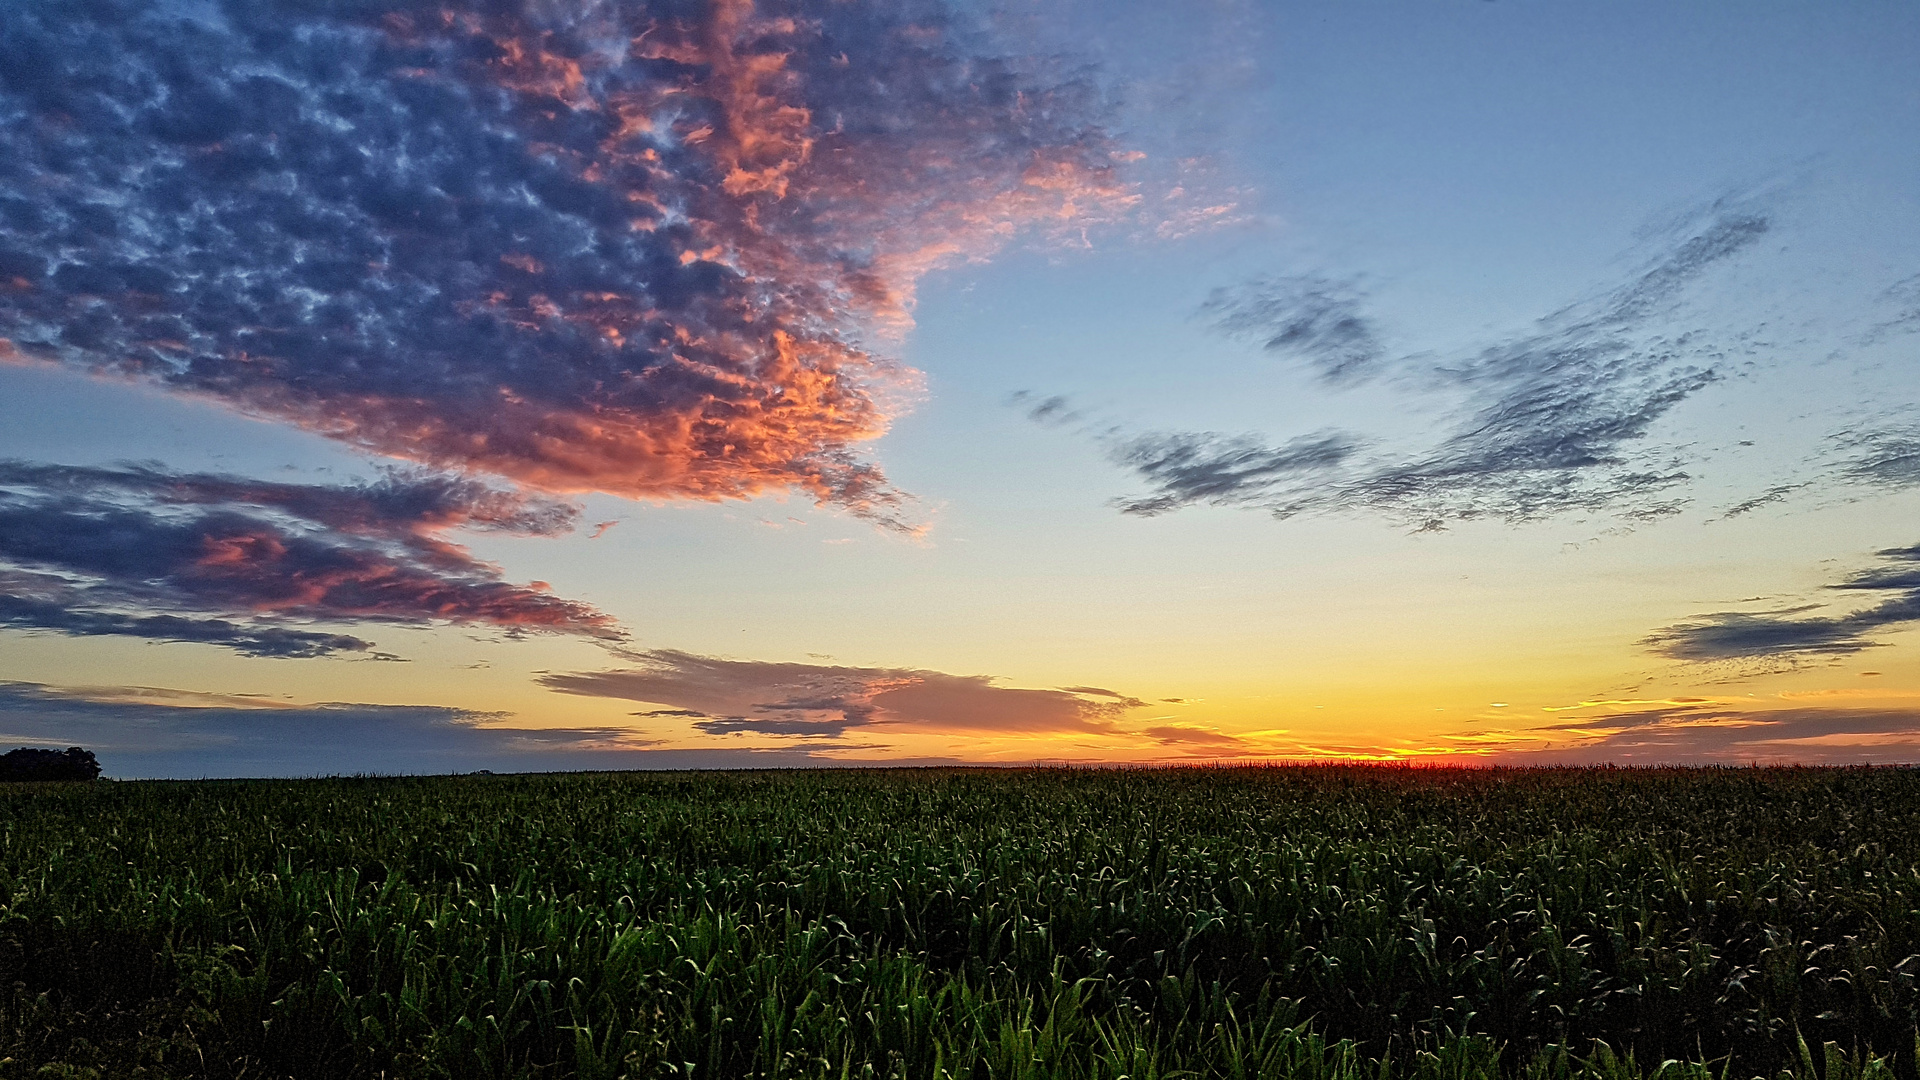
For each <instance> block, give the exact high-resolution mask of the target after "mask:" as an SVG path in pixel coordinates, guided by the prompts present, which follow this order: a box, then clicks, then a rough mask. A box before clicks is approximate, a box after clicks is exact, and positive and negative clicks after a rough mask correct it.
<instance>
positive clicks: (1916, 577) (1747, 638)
mask: <svg viewBox="0 0 1920 1080" xmlns="http://www.w3.org/2000/svg"><path fill="white" fill-rule="evenodd" d="M1875 554H1876V555H1878V556H1879V557H1880V559H1881V560H1882V564H1881V565H1879V566H1876V567H1871V568H1869V569H1866V570H1862V571H1861V572H1859V573H1857V574H1854V575H1853V576H1852V577H1849V578H1847V579H1846V580H1845V581H1842V582H1839V583H1837V584H1834V585H1829V586H1827V588H1829V589H1838V590H1842V591H1849V592H1869V593H1883V594H1890V595H1888V596H1887V598H1886V599H1884V600H1882V601H1881V602H1880V603H1878V604H1875V605H1873V606H1872V607H1868V608H1863V609H1861V610H1859V611H1855V612H1851V613H1849V614H1846V615H1829V616H1819V615H1816V616H1810V617H1803V616H1805V613H1806V612H1809V611H1815V610H1818V608H1819V605H1817V604H1808V605H1800V606H1796V607H1788V608H1780V609H1777V610H1774V611H1762V612H1739V611H1720V612H1712V613H1709V614H1705V615H1696V616H1694V617H1693V618H1692V619H1689V620H1688V621H1686V622H1681V623H1676V624H1674V625H1672V626H1666V627H1662V628H1660V629H1659V630H1656V631H1654V632H1653V633H1652V634H1650V635H1648V636H1647V637H1646V638H1644V639H1642V640H1641V642H1640V644H1642V645H1645V646H1647V647H1648V648H1651V649H1652V650H1653V651H1654V652H1656V653H1659V654H1660V655H1662V656H1668V657H1672V658H1673V659H1675V660H1693V661H1714V660H1776V661H1789V662H1790V661H1793V660H1796V659H1801V658H1806V657H1819V656H1850V655H1852V654H1854V653H1858V652H1863V651H1865V650H1867V649H1872V648H1877V647H1879V646H1880V645H1881V644H1883V643H1882V642H1879V641H1876V640H1874V638H1873V635H1874V634H1876V633H1878V632H1880V631H1884V630H1891V629H1896V628H1898V627H1900V626H1903V625H1905V624H1908V623H1914V622H1920V544H1916V545H1914V546H1912V547H1900V548H1886V549H1884V550H1881V551H1878V552H1875Z"/></svg>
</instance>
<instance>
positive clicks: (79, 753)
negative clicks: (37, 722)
mask: <svg viewBox="0 0 1920 1080" xmlns="http://www.w3.org/2000/svg"><path fill="white" fill-rule="evenodd" d="M99 778H100V763H99V762H98V761H95V760H94V759H93V751H91V750H82V749H80V748H79V747H77V746H71V747H68V748H67V749H65V750H40V749H35V748H33V747H26V746H23V747H21V748H20V749H18V750H9V751H7V752H6V753H4V754H0V782H9V781H16V780H97V779H99Z"/></svg>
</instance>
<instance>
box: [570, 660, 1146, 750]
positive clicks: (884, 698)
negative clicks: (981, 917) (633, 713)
mask: <svg viewBox="0 0 1920 1080" xmlns="http://www.w3.org/2000/svg"><path fill="white" fill-rule="evenodd" d="M632 658H633V659H634V660H636V661H637V662H638V663H637V665H636V666H634V667H631V668H624V669H618V670H612V671H579V672H566V673H553V674H547V675H543V676H541V677H540V680H539V681H540V683H541V684H542V685H544V686H546V687H548V688H549V689H552V690H557V691H559V692H561V693H564V694H580V695H584V696H589V697H609V698H621V699H625V700H629V701H635V702H642V703H646V704H652V705H661V706H665V707H666V708H664V709H659V710H653V711H651V712H643V713H639V714H637V715H640V716H642V717H648V716H661V715H666V716H675V717H682V718H690V719H692V721H693V726H694V728H695V729H697V730H699V731H702V732H705V733H706V734H709V735H734V734H753V735H774V736H788V737H797V738H805V739H818V740H835V739H843V738H845V737H847V735H848V734H849V733H850V732H860V733H871V731H873V730H876V729H891V730H900V729H927V730H936V731H952V732H974V733H982V734H1053V733H1061V732H1068V733H1083V734H1116V733H1119V732H1120V731H1121V730H1122V729H1121V727H1120V720H1121V718H1122V717H1124V716H1125V715H1126V713H1127V712H1128V711H1129V710H1132V709H1137V708H1141V707H1143V706H1145V705H1146V702H1145V701H1142V700H1141V699H1139V698H1136V697H1132V696H1129V695H1125V694H1120V693H1117V692H1115V691H1112V690H1106V689H1102V688H1100V687H1090V686H1075V687H1069V688H1064V689H1050V690H1030V689H1020V688H1016V687H1007V686H997V685H995V683H996V682H997V680H996V679H994V678H993V677H992V676H988V675H949V674H947V673H946V672H942V671H929V670H925V669H922V668H871V667H846V666H836V665H828V664H799V663H781V662H776V661H765V660H731V659H723V658H719V657H712V656H697V655H694V654H692V653H684V652H678V651H675V650H672V649H654V650H651V651H647V652H640V653H634V654H632Z"/></svg>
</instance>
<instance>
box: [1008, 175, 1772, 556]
mask: <svg viewBox="0 0 1920 1080" xmlns="http://www.w3.org/2000/svg"><path fill="white" fill-rule="evenodd" d="M1768 229H1769V219H1768V217H1767V215H1766V213H1764V212H1763V211H1762V210H1760V209H1758V208H1756V207H1754V206H1751V205H1746V204H1743V203H1736V202H1721V203H1716V204H1715V205H1713V206H1711V207H1709V208H1707V209H1706V210H1705V211H1703V212H1701V213H1700V214H1697V215H1695V216H1693V217H1692V218H1690V219H1688V220H1686V221H1685V222H1683V223H1682V225H1681V226H1680V227H1678V228H1677V229H1675V230H1674V231H1672V232H1671V234H1670V235H1668V236H1667V237H1666V238H1665V241H1664V244H1663V246H1662V247H1661V249H1660V253H1659V254H1658V255H1657V256H1656V257H1654V258H1652V259H1651V260H1649V261H1648V262H1647V263H1646V264H1645V265H1644V266H1643V267H1642V268H1641V270H1640V271H1639V272H1637V273H1636V274H1635V275H1633V276H1632V277H1631V278H1630V279H1629V280H1627V281H1626V282H1624V283H1623V284H1620V285H1619V286H1617V287H1614V288H1612V289H1610V290H1607V291H1604V292H1602V293H1599V294H1598V295H1596V296H1594V297H1592V298H1589V299H1587V300H1584V301H1581V302H1578V303H1575V304H1572V305H1569V306H1567V307H1565V308H1563V309H1561V310H1560V311H1557V312H1554V313H1553V314H1551V315H1548V316H1546V317H1544V318H1542V319H1540V320H1539V321H1538V322H1537V323H1536V324H1535V325H1534V326H1533V327H1531V328H1530V329H1528V330H1527V331H1526V332H1524V333H1521V334H1519V335H1516V336H1514V337H1511V338H1508V339H1506V340H1501V341H1495V342H1493V343H1491V344H1488V345H1486V346H1483V347H1481V348H1479V349H1477V350H1473V351H1471V352H1468V353H1465V354H1460V355H1435V354H1432V353H1416V354H1411V355H1403V356H1395V355H1393V354H1390V353H1388V352H1387V350H1386V349H1385V347H1384V345H1383V344H1382V338H1381V331H1380V328H1379V327H1378V326H1377V325H1376V324H1375V322H1374V321H1373V320H1372V319H1371V317H1369V316H1368V315H1367V314H1366V313H1365V311H1364V304H1363V300H1364V296H1363V293H1362V291H1361V289H1360V286H1359V284H1358V283H1357V282H1355V281H1350V280H1349V281H1341V280H1333V279H1328V278H1323V277H1316V276H1311V275H1309V276H1296V277H1283V278H1265V279H1258V280H1255V281H1253V282H1250V283H1248V284H1246V285H1244V286H1241V287H1239V288H1237V289H1228V290H1221V291H1218V292H1216V293H1215V294H1214V295H1213V297H1212V298H1211V299H1210V300H1209V301H1208V302H1207V304H1206V305H1205V306H1204V308H1203V309H1202V313H1203V314H1204V315H1206V316H1207V317H1208V318H1209V319H1210V320H1211V321H1212V322H1213V324H1214V326H1215V327H1216V328H1217V329H1219V330H1220V331H1222V332H1224V333H1227V334H1230V335H1232V336H1236V337H1245V338H1250V339H1252V340H1255V341H1258V342H1259V343H1260V344H1261V345H1262V347H1263V348H1264V349H1266V350H1267V351H1269V352H1271V353H1273V354H1274V355H1275V356H1277V357H1279V358H1282V359H1284V360H1286V361H1288V362H1293V363H1299V364H1301V365H1303V366H1304V367H1305V368H1307V369H1308V370H1309V371H1310V372H1311V373H1312V374H1313V375H1314V376H1316V377H1317V378H1318V379H1319V380H1321V381H1322V382H1324V383H1327V384H1329V385H1333V386H1351V385H1354V384H1359V383H1363V382H1366V381H1369V380H1377V379H1381V378H1387V377H1391V379H1392V385H1393V386H1394V387H1395V388H1397V389H1399V390H1402V391H1405V392H1411V393H1413V394H1414V395H1416V396H1417V397H1418V399H1419V400H1421V401H1423V402H1438V403H1444V405H1445V407H1446V408H1447V409H1449V410H1450V411H1451V417H1452V418H1451V420H1450V421H1449V422H1448V426H1447V428H1446V429H1445V430H1444V431H1443V433H1442V434H1441V436H1440V437H1439V438H1438V439H1437V441H1434V442H1433V443H1431V444H1430V445H1427V446H1425V447H1418V448H1413V449H1408V448H1406V447H1405V446H1403V445H1395V444H1394V443H1393V441H1392V440H1389V439H1387V438H1384V437H1376V436H1370V435H1366V434H1362V433H1358V432H1349V431H1340V430H1329V431H1320V432H1314V433H1306V434H1302V435H1299V436H1296V437H1294V438H1292V439H1290V440H1288V441H1286V442H1282V443H1279V444H1278V445H1275V444H1273V443H1271V442H1270V441H1268V440H1267V439H1265V438H1262V437H1260V436H1254V435H1228V434H1220V433H1216V432H1146V433H1141V432H1138V431H1128V430H1126V429H1124V428H1109V429H1106V430H1102V431H1096V432H1095V435H1096V437H1098V438H1099V439H1100V440H1101V441H1102V442H1103V443H1104V444H1105V446H1106V448H1107V452H1108V455H1109V456H1110V457H1111V459H1112V460H1113V461H1114V462H1115V463H1117V464H1119V465H1121V466H1124V467H1125V468H1127V469H1129V470H1131V471H1132V472H1133V473H1135V474H1136V475H1137V476H1138V477H1139V478H1140V479H1142V480H1144V481H1146V483H1147V485H1148V488H1147V491H1146V492H1145V493H1143V494H1140V495H1135V496H1131V497H1127V498H1123V499H1120V500H1118V501H1117V505H1118V506H1119V508H1120V509H1121V510H1122V511H1123V512H1126V513H1130V514H1140V515H1153V514H1161V513H1166V512H1169V511H1173V510H1177V509H1180V508H1182V507H1187V506H1195V505H1209V506H1240V507H1251V508H1255V509H1260V510H1265V511H1267V512H1269V513H1272V514H1273V515H1274V516H1276V517H1280V518H1289V517H1294V516H1298V515H1304V514H1326V513H1350V512H1356V511H1358V512H1372V513H1378V514H1382V515H1385V516H1387V517H1389V518H1392V519H1395V520H1398V521H1402V522H1405V523H1407V524H1409V525H1412V526H1413V527H1416V528H1440V527H1444V526H1445V525H1446V524H1447V523H1448V522H1453V521H1465V520H1471V519H1475V518H1492V519H1497V520H1503V521H1509V522H1522V521H1529V520H1534V519H1538V518H1543V517H1548V516H1551V515H1555V514H1559V513H1564V512H1569V511H1608V512H1612V513H1617V514H1621V515H1624V516H1628V517H1650V516H1656V515H1659V514H1662V513H1667V512H1670V511H1671V510H1673V509H1675V508H1676V506H1677V502H1676V501H1675V499H1674V497H1673V494H1672V491H1671V489H1673V488H1674V487H1675V486H1676V485H1678V484H1680V483H1682V482H1683V481H1685V480H1686V479H1688V475H1687V473H1686V472H1685V471H1684V468H1683V466H1682V464H1680V463H1678V462H1676V461H1674V460H1672V459H1671V458H1670V457H1668V456H1662V455H1661V454H1660V453H1657V452H1655V451H1653V450H1650V449H1648V448H1647V447H1646V446H1645V440H1646V439H1647V436H1648V434H1649V431H1650V430H1651V429H1652V427H1653V425H1654V424H1655V422H1656V421H1658V420H1660V419H1661V418H1662V417H1663V416H1665V415H1666V414H1667V413H1668V412H1669V411H1671V410H1672V409H1673V408H1674V407H1675V406H1676V405H1678V404H1680V403H1681V402H1682V401H1685V400H1686V399H1687V398H1688V397H1689V396H1691V395H1692V394H1694V393H1695V392H1697V391H1699V390H1700V389H1701V388H1703V387H1705V386H1707V385H1709V384H1710V383H1712V382H1713V381H1714V380H1715V379H1716V378H1718V377H1719V375H1720V369H1719V365H1720V364H1721V363H1722V362H1723V361H1724V360H1725V359H1726V357H1727V355H1728V350H1727V348H1725V347H1723V346H1721V345H1717V344H1715V343H1713V342H1712V341H1709V340H1706V339H1705V338H1704V337H1703V336H1701V335H1695V334H1687V333H1678V332H1674V331H1673V330H1672V325H1673V323H1674V322H1675V321H1676V319H1677V317H1678V315H1679V313H1680V312H1681V310H1682V308H1683V304H1684V302H1685V299H1686V292H1687V289H1688V287H1689V286H1690V285H1692V284H1693V283H1694V282H1696V281H1697V280H1698V279H1700V278H1701V276H1702V275H1704V274H1705V273H1706V272H1708V271H1709V270H1711V269H1713V268H1714V267H1716V266H1719V265H1720V264H1722V263H1725V262H1727V261H1728V260H1730V259H1732V258H1734V257H1735V256H1737V255H1739V254H1740V253H1741V252H1743V251H1746V250H1747V249H1749V248H1751V247H1752V246H1753V245H1754V244H1755V243H1756V242H1757V241H1759V239H1760V238H1761V237H1763V236H1765V235H1766V233H1767V231H1768ZM1022 400H1023V401H1024V400H1025V399H1022ZM1048 400H1049V401H1050V402H1054V404H1052V406H1051V407H1050V408H1049V409H1048V411H1047V413H1046V414H1045V415H1042V414H1041V413H1040V411H1039V408H1038V407H1036V408H1034V409H1032V410H1030V412H1031V413H1032V415H1033V416H1034V419H1036V420H1040V421H1045V422H1059V420H1060V418H1062V417H1070V416H1072V415H1073V414H1072V412H1071V410H1070V408H1069V407H1068V404H1067V403H1066V402H1065V401H1064V400H1056V399H1048ZM1046 404H1047V402H1042V405H1046Z"/></svg>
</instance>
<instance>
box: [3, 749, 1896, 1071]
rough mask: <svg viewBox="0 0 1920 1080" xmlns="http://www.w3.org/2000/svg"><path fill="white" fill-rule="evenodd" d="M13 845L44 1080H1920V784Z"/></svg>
mask: <svg viewBox="0 0 1920 1080" xmlns="http://www.w3.org/2000/svg"><path fill="white" fill-rule="evenodd" d="M0 828H4V833H5V846H4V853H3V854H0V969H3V970H0V1056H4V1058H5V1060H4V1061H0V1076H4V1077H13V1076H68V1077H78V1076H95V1075H97V1076H102V1077H121V1076H155V1077H158V1076H182V1077H185V1076H211V1077H242V1076H246V1077H256V1076H257V1077H281V1076H293V1077H362V1076H364V1077H374V1076H390V1077H403V1076H404V1077H413V1076H425V1077H439V1076H456V1077H507V1076H528V1077H532V1076H540V1077H571V1076H582V1077H613V1076H649V1077H651V1076H692V1077H736V1076H796V1077H798V1076H833V1077H839V1076H853V1077H859V1076H873V1077H892V1076H903V1077H929V1078H931V1077H941V1076H949V1075H951V1076H955V1077H982V1078H984V1077H1121V1076H1126V1077H1132V1078H1136V1080H1147V1078H1151V1077H1174V1076H1195V1077H1255V1076H1272V1077H1295V1076H1297V1077H1313V1078H1322V1077H1325V1078H1333V1077H1341V1078H1347V1077H1351V1078H1354V1080H1360V1078H1362V1077H1365V1078H1367V1080H1390V1078H1392V1077H1413V1076H1420V1077H1431V1078H1433V1080H1443V1078H1444V1080H1465V1078H1468V1077H1476V1076H1483V1075H1485V1076H1495V1075H1498V1076H1508V1077H1521V1076H1527V1077H1540V1078H1542V1080H1547V1078H1556V1077H1574V1076H1594V1077H1605V1078H1608V1080H1614V1078H1621V1080H1624V1078H1626V1077H1630V1076H1634V1077H1637V1076H1649V1075H1655V1074H1659V1075H1660V1076H1662V1077H1663V1080H1681V1078H1683V1077H1685V1078H1695V1077H1697V1078H1699V1080H1707V1078H1708V1077H1709V1076H1711V1077H1714V1078H1719V1077H1737V1078H1745V1077H1751V1076H1766V1077H1776V1076H1780V1075H1782V1074H1788V1075H1792V1076H1794V1077H1798V1078H1803V1080H1849V1078H1852V1077H1857V1076H1860V1077H1864V1076H1884V1077H1887V1078H1889V1080H1891V1078H1893V1077H1900V1078H1903V1080H1914V1078H1915V1076H1916V1073H1915V1050H1916V1030H1917V1029H1920V993H1917V991H1916V979H1917V978H1920V770H1913V769H1885V768H1882V769H1845V770H1841V769H1740V770H1732V769H1712V770H1678V769H1676V770H1654V771H1641V770H1608V769H1601V770H1579V769H1564V770H1456V769H1417V770H1415V769H1383V768H1371V767H1364V766H1352V767H1343V766H1328V767H1299V768H1291V767H1290V768H1263V769H1188V770H1172V771H1073V772H1067V771H1051V770H1043V771H993V770H978V771H971V770H959V771H891V772H867V771H862V772H796V773H704V774H594V775H568V776H522V777H445V778H419V779H337V780H314V781H292V782H285V781H283V782H197V783H152V782H143V783H97V784H93V785H79V784H73V785H55V784H17V785H0ZM8 986H10V989H8ZM1663 1063H1664V1064H1663Z"/></svg>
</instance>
